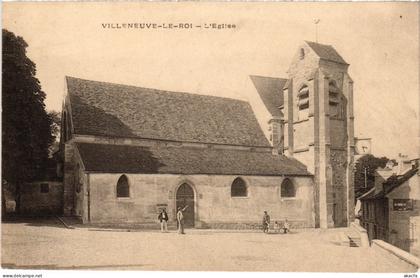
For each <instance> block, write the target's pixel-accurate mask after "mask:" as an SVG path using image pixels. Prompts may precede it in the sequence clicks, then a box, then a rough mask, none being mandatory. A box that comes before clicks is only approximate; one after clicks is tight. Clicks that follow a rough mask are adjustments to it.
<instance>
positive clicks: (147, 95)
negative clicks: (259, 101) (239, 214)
mask: <svg viewBox="0 0 420 278" xmlns="http://www.w3.org/2000/svg"><path fill="white" fill-rule="evenodd" d="M66 80H67V91H68V95H69V99H70V105H71V112H72V121H73V127H74V133H75V134H83V135H98V136H111V137H138V138H149V139H162V140H173V141H182V142H198V143H213V144H228V145H246V146H264V147H268V146H270V144H269V142H268V140H267V138H266V137H265V136H264V134H263V132H262V130H261V127H260V125H259V124H258V122H257V119H256V117H255V115H254V113H253V110H252V108H251V106H250V104H249V103H248V102H246V101H241V100H236V99H230V98H223V97H215V96H205V95H198V94H189V93H180V92H169V91H163V90H156V89H147V88H141V87H135V86H127V85H119V84H113V83H106V82H98V81H90V80H84V79H79V78H74V77H67V78H66Z"/></svg>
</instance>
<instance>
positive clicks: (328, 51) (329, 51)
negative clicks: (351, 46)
mask: <svg viewBox="0 0 420 278" xmlns="http://www.w3.org/2000/svg"><path fill="white" fill-rule="evenodd" d="M306 43H307V44H308V45H309V47H310V48H312V50H313V51H315V53H316V54H317V55H318V56H319V57H320V58H321V59H324V60H328V61H333V62H337V63H340V64H346V65H348V64H347V63H346V61H344V59H343V57H341V56H340V54H338V52H337V51H336V50H335V49H334V47H332V46H331V45H326V44H320V43H316V42H310V41H306Z"/></svg>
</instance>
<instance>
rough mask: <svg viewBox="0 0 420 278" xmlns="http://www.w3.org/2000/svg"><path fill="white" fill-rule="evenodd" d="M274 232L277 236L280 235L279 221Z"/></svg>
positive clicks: (275, 224)
mask: <svg viewBox="0 0 420 278" xmlns="http://www.w3.org/2000/svg"><path fill="white" fill-rule="evenodd" d="M274 232H275V233H276V234H279V233H280V223H279V222H278V221H275V222H274Z"/></svg>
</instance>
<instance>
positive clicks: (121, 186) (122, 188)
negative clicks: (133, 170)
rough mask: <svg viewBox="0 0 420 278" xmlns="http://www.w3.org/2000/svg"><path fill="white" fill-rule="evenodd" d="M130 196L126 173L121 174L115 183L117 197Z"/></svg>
mask: <svg viewBox="0 0 420 278" xmlns="http://www.w3.org/2000/svg"><path fill="white" fill-rule="evenodd" d="M127 197H130V186H129V185H128V179H127V176H126V175H122V176H121V177H120V178H119V179H118V183H117V198H127Z"/></svg>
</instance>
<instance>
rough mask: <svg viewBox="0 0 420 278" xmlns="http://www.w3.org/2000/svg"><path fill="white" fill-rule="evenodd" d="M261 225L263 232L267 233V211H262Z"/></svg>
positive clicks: (268, 217)
mask: <svg viewBox="0 0 420 278" xmlns="http://www.w3.org/2000/svg"><path fill="white" fill-rule="evenodd" d="M262 225H263V232H264V233H268V228H269V227H270V215H268V213H267V211H264V215H263V221H262Z"/></svg>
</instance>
